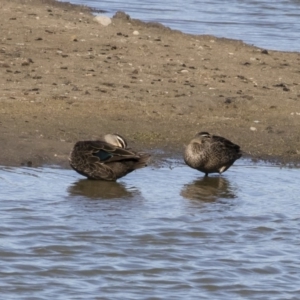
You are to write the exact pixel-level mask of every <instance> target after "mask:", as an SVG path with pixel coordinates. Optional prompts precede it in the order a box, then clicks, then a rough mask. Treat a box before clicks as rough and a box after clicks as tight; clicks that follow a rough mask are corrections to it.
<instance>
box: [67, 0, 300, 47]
mask: <svg viewBox="0 0 300 300" xmlns="http://www.w3.org/2000/svg"><path fill="white" fill-rule="evenodd" d="M68 2H72V3H74V4H83V5H87V6H90V7H92V8H95V9H98V10H103V11H105V14H106V15H108V16H112V15H114V14H115V13H116V12H117V11H119V10H121V11H125V12H126V13H128V14H129V15H130V16H131V17H132V18H135V19H140V20H144V21H155V22H160V23H162V24H164V25H166V26H168V27H171V28H173V29H178V30H180V31H183V32H186V33H192V34H198V35H199V34H210V35H215V36H218V37H227V38H232V39H238V40H243V41H244V42H246V43H248V44H254V45H255V46H258V47H262V48H266V49H273V50H284V51H300V43H299V39H300V1H299V0H281V1H274V0H267V1H257V0H248V1H247V0H233V1H232V0H231V1H229V0H213V1H200V0H186V1H183V0H164V1H157V0H152V1H146V2H145V1H140V0H126V1H125V0H101V1H100V0H69V1H68Z"/></svg>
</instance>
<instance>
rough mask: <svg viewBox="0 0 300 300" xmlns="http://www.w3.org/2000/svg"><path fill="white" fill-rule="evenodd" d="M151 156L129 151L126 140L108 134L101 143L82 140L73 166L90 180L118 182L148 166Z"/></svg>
mask: <svg viewBox="0 0 300 300" xmlns="http://www.w3.org/2000/svg"><path fill="white" fill-rule="evenodd" d="M149 159H150V155H149V154H146V153H138V152H135V151H132V150H131V149H128V148H127V143H126V141H125V139H124V138H123V137H121V136H120V135H117V134H107V135H104V136H103V138H102V139H99V140H97V141H79V142H77V143H76V144H75V145H74V148H73V150H72V152H71V154H70V158H69V161H70V165H71V167H72V168H73V169H74V170H75V171H76V172H78V173H79V174H81V175H83V176H86V177H88V178H89V179H102V180H111V181H112V180H117V179H118V178H120V177H123V176H125V175H127V174H128V173H130V172H132V171H134V170H136V169H139V168H143V167H145V166H147V163H148V161H149Z"/></svg>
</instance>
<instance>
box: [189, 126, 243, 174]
mask: <svg viewBox="0 0 300 300" xmlns="http://www.w3.org/2000/svg"><path fill="white" fill-rule="evenodd" d="M241 156H242V152H241V150H240V146H238V145H236V144H234V143H232V142H231V141H229V140H227V139H225V138H223V137H221V136H217V135H211V134H209V133H208V132H199V133H197V134H196V135H195V137H194V138H193V139H192V140H191V141H190V143H189V144H188V146H187V147H186V148H185V152H184V161H185V163H186V164H187V165H188V166H190V167H191V168H193V169H196V170H198V171H201V172H203V173H205V176H208V174H209V173H219V174H221V173H223V172H225V171H226V170H227V169H228V168H229V167H230V166H231V165H232V164H233V163H234V162H235V161H236V160H237V159H239V158H240V157H241Z"/></svg>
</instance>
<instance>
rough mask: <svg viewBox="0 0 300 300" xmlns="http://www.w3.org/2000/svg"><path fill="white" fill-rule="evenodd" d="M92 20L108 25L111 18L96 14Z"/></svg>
mask: <svg viewBox="0 0 300 300" xmlns="http://www.w3.org/2000/svg"><path fill="white" fill-rule="evenodd" d="M94 20H95V21H96V22H97V23H99V24H101V25H103V26H108V25H109V24H111V19H110V18H109V17H107V16H103V15H99V16H96V17H95V18H94Z"/></svg>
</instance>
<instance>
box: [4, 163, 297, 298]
mask: <svg viewBox="0 0 300 300" xmlns="http://www.w3.org/2000/svg"><path fill="white" fill-rule="evenodd" d="M299 179H300V172H299V170H298V169H289V168H282V169H280V168H277V167H273V166H267V165H265V166H263V165H250V164H248V162H243V161H242V162H241V163H240V164H237V165H235V166H233V167H232V168H231V169H230V170H229V171H228V172H226V173H225V174H224V175H223V176H221V177H219V176H218V175H217V176H211V177H209V178H204V177H203V175H202V174H200V173H198V172H196V171H194V170H192V169H189V168H187V167H186V166H183V165H182V164H181V163H176V166H175V167H174V168H168V167H162V168H152V169H151V168H146V169H143V170H138V171H137V172H134V173H132V174H129V175H128V176H126V177H124V178H123V179H121V180H120V181H118V182H117V183H107V182H97V181H88V180H86V179H82V177H80V176H79V175H78V174H76V173H75V172H73V171H72V170H64V169H59V168H39V169H34V168H4V167H3V168H0V187H1V192H0V199H1V200H0V202H1V203H0V205H1V209H2V214H1V224H0V241H1V242H0V263H1V270H0V277H1V283H0V292H1V295H2V297H3V298H5V299H16V298H18V299H49V298H53V297H55V298H57V299H89V298H90V299H168V298H172V299H199V295H201V299H211V298H213V299H264V298H266V299H275V300H276V299H278V300H279V299H297V297H298V295H299V288H298V277H299V276H298V269H297V265H298V264H299V261H300V260H299V255H298V252H299V246H300V242H299V241H298V238H297V237H298V228H299V225H300V218H299V214H298V211H299V208H300V204H299V201H298V195H299V192H300V188H299V185H298V182H299Z"/></svg>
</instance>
